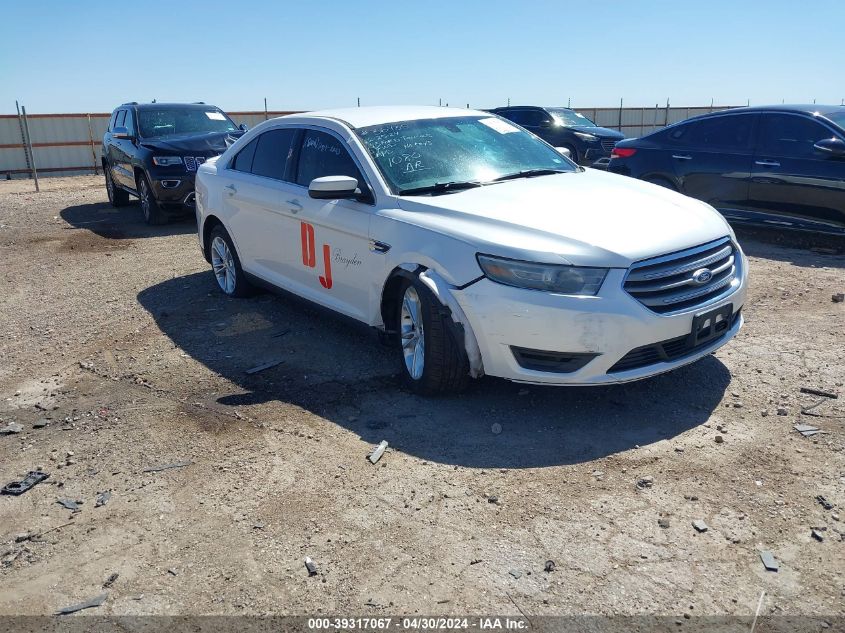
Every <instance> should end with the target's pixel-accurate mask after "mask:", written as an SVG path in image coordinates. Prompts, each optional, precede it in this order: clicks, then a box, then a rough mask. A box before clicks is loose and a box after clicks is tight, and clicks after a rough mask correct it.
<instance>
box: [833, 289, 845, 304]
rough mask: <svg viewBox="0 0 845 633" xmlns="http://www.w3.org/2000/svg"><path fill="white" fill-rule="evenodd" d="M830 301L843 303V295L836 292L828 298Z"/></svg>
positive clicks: (844, 296)
mask: <svg viewBox="0 0 845 633" xmlns="http://www.w3.org/2000/svg"><path fill="white" fill-rule="evenodd" d="M830 300H831V301H833V303H842V302H843V301H845V293H843V292H837V293H836V294H835V295H833V296H832V297H831V298H830Z"/></svg>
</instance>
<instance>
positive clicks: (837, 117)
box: [822, 108, 845, 130]
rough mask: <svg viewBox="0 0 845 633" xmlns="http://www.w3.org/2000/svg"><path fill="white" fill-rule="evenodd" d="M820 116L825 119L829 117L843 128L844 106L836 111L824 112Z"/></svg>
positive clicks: (844, 119) (844, 125)
mask: <svg viewBox="0 0 845 633" xmlns="http://www.w3.org/2000/svg"><path fill="white" fill-rule="evenodd" d="M822 116H823V117H825V118H826V119H830V120H831V121H833V122H834V123H836V125H838V126H839V127H841V128H842V129H843V130H845V108H842V110H839V111H837V112H825V113H824V114H822Z"/></svg>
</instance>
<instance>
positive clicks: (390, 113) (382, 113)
mask: <svg viewBox="0 0 845 633" xmlns="http://www.w3.org/2000/svg"><path fill="white" fill-rule="evenodd" d="M465 116H480V117H483V116H486V117H489V116H490V113H489V112H483V111H481V110H466V109H464V108H442V107H439V106H365V107H361V108H336V109H332V110H317V111H315V112H302V113H299V114H289V115H287V116H283V117H278V118H277V119H276V120H280V119H288V118H290V119H298V120H312V121H313V120H315V119H329V120H335V121H341V122H343V123H345V124H346V125H348V126H349V127H352V128H362V127H369V126H371V125H381V124H384V123H396V122H398V121H415V120H418V119H447V118H452V117H465Z"/></svg>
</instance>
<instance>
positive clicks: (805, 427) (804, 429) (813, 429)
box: [795, 424, 821, 437]
mask: <svg viewBox="0 0 845 633" xmlns="http://www.w3.org/2000/svg"><path fill="white" fill-rule="evenodd" d="M795 430H796V431H798V432H799V433H800V434H801V435H803V436H804V437H813V436H814V435H816V434H817V433H821V429H820V428H819V427H817V426H813V425H812V424H796V425H795Z"/></svg>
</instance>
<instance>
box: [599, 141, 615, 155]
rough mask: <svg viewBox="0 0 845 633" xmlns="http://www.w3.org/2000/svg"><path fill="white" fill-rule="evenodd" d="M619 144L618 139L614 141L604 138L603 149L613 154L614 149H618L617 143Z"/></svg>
mask: <svg viewBox="0 0 845 633" xmlns="http://www.w3.org/2000/svg"><path fill="white" fill-rule="evenodd" d="M617 142H618V141H617V140H616V139H612V138H603V139H602V140H601V148H602V149H603V150H604V151H606V152H608V153H610V152H612V151H613V148H614V147H616V143H617Z"/></svg>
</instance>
